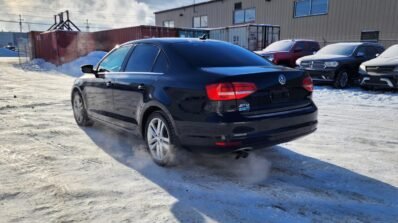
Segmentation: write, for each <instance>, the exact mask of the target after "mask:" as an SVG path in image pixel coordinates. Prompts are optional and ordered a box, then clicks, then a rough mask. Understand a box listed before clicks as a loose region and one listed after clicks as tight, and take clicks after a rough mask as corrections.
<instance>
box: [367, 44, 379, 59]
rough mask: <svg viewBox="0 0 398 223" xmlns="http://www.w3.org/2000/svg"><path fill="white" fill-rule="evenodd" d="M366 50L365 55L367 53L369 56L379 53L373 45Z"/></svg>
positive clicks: (372, 56)
mask: <svg viewBox="0 0 398 223" xmlns="http://www.w3.org/2000/svg"><path fill="white" fill-rule="evenodd" d="M366 51H367V52H366V55H368V57H369V58H374V57H376V55H377V54H378V53H379V51H378V49H377V48H376V47H373V46H369V47H367V49H366Z"/></svg>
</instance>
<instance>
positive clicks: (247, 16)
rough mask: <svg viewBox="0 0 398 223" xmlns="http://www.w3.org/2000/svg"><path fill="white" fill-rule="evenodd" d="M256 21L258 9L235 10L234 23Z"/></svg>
mask: <svg viewBox="0 0 398 223" xmlns="http://www.w3.org/2000/svg"><path fill="white" fill-rule="evenodd" d="M255 21H256V9H255V8H250V9H241V10H235V11H234V24H240V23H249V22H255Z"/></svg>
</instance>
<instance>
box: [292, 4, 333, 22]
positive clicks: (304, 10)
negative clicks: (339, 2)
mask: <svg viewBox="0 0 398 223" xmlns="http://www.w3.org/2000/svg"><path fill="white" fill-rule="evenodd" d="M328 8H329V0H296V1H295V2H294V17H296V18H297V17H303V16H311V15H324V14H327V13H328V10H329V9H328Z"/></svg>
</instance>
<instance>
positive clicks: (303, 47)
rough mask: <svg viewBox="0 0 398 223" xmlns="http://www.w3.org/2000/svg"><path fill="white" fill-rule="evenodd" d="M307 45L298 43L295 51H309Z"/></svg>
mask: <svg viewBox="0 0 398 223" xmlns="http://www.w3.org/2000/svg"><path fill="white" fill-rule="evenodd" d="M306 46H307V44H305V42H297V43H296V44H295V45H294V49H295V50H296V49H301V50H302V51H307V47H306Z"/></svg>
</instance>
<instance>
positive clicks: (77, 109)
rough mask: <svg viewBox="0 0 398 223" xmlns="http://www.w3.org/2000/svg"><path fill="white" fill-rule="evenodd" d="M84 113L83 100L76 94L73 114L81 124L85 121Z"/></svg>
mask: <svg viewBox="0 0 398 223" xmlns="http://www.w3.org/2000/svg"><path fill="white" fill-rule="evenodd" d="M83 112H84V105H83V100H82V98H81V97H80V95H79V94H75V96H74V97H73V114H74V115H75V118H76V120H77V122H79V123H81V122H83V119H84V116H83Z"/></svg>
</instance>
